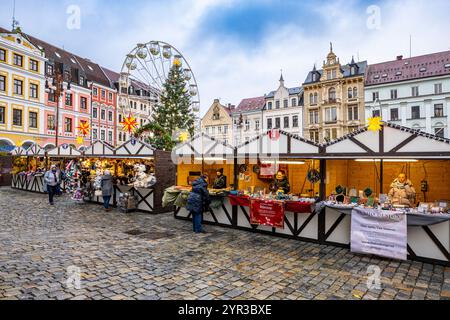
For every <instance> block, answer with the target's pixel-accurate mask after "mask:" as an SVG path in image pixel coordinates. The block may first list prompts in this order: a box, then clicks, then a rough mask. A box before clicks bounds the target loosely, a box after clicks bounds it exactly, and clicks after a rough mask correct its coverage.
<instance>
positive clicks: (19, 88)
mask: <svg viewBox="0 0 450 320" xmlns="http://www.w3.org/2000/svg"><path fill="white" fill-rule="evenodd" d="M14 94H17V95H19V96H23V81H22V80H17V79H14Z"/></svg>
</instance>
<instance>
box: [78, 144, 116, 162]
mask: <svg viewBox="0 0 450 320" xmlns="http://www.w3.org/2000/svg"><path fill="white" fill-rule="evenodd" d="M114 153H115V150H114V147H112V146H111V145H109V144H107V143H106V142H103V141H99V140H98V141H95V142H94V143H93V144H92V145H90V146H89V147H87V148H86V150H85V151H84V154H85V156H87V157H100V158H101V157H114Z"/></svg>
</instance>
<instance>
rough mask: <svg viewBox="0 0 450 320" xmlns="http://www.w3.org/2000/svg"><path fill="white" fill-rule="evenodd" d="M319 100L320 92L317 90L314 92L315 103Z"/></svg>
mask: <svg viewBox="0 0 450 320" xmlns="http://www.w3.org/2000/svg"><path fill="white" fill-rule="evenodd" d="M317 101H319V94H318V93H317V92H316V93H314V104H317Z"/></svg>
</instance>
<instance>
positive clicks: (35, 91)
mask: <svg viewBox="0 0 450 320" xmlns="http://www.w3.org/2000/svg"><path fill="white" fill-rule="evenodd" d="M38 97H39V87H38V85H37V84H35V83H30V98H32V99H38Z"/></svg>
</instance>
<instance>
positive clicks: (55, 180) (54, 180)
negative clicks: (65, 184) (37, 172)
mask: <svg viewBox="0 0 450 320" xmlns="http://www.w3.org/2000/svg"><path fill="white" fill-rule="evenodd" d="M44 182H45V185H46V186H47V192H48V201H49V203H50V205H51V206H53V205H54V202H53V197H54V196H55V194H56V193H57V189H56V188H57V186H58V184H59V183H61V177H60V175H59V173H58V169H57V168H56V166H55V165H52V166H51V167H50V170H48V171H47V172H46V173H45V174H44Z"/></svg>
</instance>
